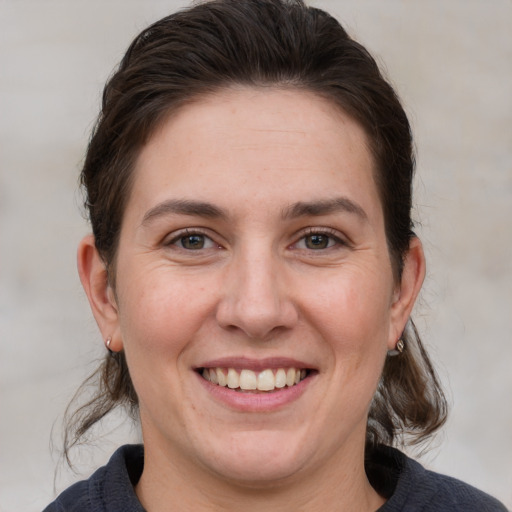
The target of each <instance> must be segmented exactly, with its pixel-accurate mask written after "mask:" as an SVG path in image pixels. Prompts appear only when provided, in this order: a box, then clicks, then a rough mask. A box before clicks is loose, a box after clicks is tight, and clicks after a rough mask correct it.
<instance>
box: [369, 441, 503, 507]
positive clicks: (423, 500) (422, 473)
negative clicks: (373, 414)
mask: <svg viewBox="0 0 512 512" xmlns="http://www.w3.org/2000/svg"><path fill="white" fill-rule="evenodd" d="M379 452H380V453H379V457H380V461H379V464H380V465H381V468H382V467H383V465H384V464H385V466H386V469H387V472H388V473H389V474H393V475H395V476H394V480H395V481H394V491H393V492H392V495H391V496H390V497H389V500H388V501H387V503H386V504H385V505H384V506H383V507H381V509H379V512H400V511H404V510H407V511H408V512H507V509H506V508H505V506H504V505H502V504H501V503H500V502H499V501H498V500H496V499H495V498H493V497H492V496H489V495H488V494H486V493H484V492H482V491H480V490H478V489H476V488H475V487H473V486H471V485H468V484H466V483H464V482H461V481H460V480H457V479H455V478H452V477H449V476H446V475H441V474H439V473H435V472H433V471H429V470H427V469H425V468H424V467H423V466H422V465H421V464H419V463H418V462H416V461H414V460H412V459H410V458H409V457H407V456H406V455H405V454H403V453H401V452H400V451H398V450H395V449H393V448H389V447H381V448H380V449H379Z"/></svg>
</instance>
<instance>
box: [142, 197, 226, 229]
mask: <svg viewBox="0 0 512 512" xmlns="http://www.w3.org/2000/svg"><path fill="white" fill-rule="evenodd" d="M166 215H190V216H196V217H208V218H211V219H226V218H227V214H226V212H224V211H223V210H221V209H220V208H218V207H217V206H215V205H213V204H211V203H207V202H205V201H192V200H188V199H169V200H167V201H163V202H161V203H159V204H157V205H156V206H154V207H153V208H151V209H150V210H148V211H147V212H146V213H145V214H144V218H143V219H142V223H141V225H146V224H149V223H150V221H152V220H153V219H155V218H158V217H164V216H166Z"/></svg>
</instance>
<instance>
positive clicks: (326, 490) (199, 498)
mask: <svg viewBox="0 0 512 512" xmlns="http://www.w3.org/2000/svg"><path fill="white" fill-rule="evenodd" d="M352 451H354V452H357V453H358V457H357V458H354V457H353V456H352V454H345V455H342V454H340V453H336V454H333V456H332V459H333V463H334V465H333V464H323V465H322V466H321V467H318V468H313V469H312V470H310V471H307V472H306V471H304V472H303V473H302V474H295V475H293V476H292V477H289V478H286V479H283V480H281V481H272V482H256V483H255V482H244V481H235V480H232V479H231V480H230V479H226V478H223V477H222V476H221V475H217V474H214V473H212V472H210V471H208V470H206V469H205V468H199V469H198V467H197V465H196V464H194V463H192V462H191V461H190V460H188V459H187V458H184V457H180V456H179V454H177V453H172V454H171V453H170V452H169V451H166V450H162V449H161V445H158V444H155V445H153V444H152V443H151V442H148V441H146V443H145V463H144V471H143V473H142V476H141V478H140V481H139V483H138V484H137V487H136V493H137V495H138V497H139V500H140V501H141V503H142V505H143V506H144V508H145V509H146V510H147V511H148V512H164V511H165V512H167V511H168V510H169V509H170V508H172V510H177V511H188V510H194V511H197V512H203V511H205V512H206V511H208V512H212V511H227V512H231V511H238V510H241V509H242V510H244V512H253V511H260V510H262V509H263V507H265V509H269V510H272V511H276V512H280V511H289V510H301V511H307V512H316V511H322V512H326V511H335V510H336V511H344V510H347V511H348V510H350V511H352V510H358V511H361V512H374V511H376V510H377V509H378V508H379V507H380V506H381V505H382V504H383V503H384V502H385V500H384V499H383V498H382V497H381V496H379V495H378V494H377V492H376V491H375V490H374V489H373V488H372V487H371V485H370V483H369V482H368V479H367V477H366V473H365V470H364V456H363V454H364V441H363V448H362V449H361V448H360V447H357V450H355V449H352Z"/></svg>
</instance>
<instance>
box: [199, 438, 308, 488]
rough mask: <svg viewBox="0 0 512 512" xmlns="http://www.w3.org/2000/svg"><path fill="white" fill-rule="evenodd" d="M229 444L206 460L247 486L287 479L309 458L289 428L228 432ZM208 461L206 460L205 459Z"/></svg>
mask: <svg viewBox="0 0 512 512" xmlns="http://www.w3.org/2000/svg"><path fill="white" fill-rule="evenodd" d="M229 437H230V442H229V444H228V446H227V447H226V446H225V445H224V446H216V447H215V448H214V449H213V450H212V452H213V453H212V455H213V457H212V459H213V460H210V461H209V462H207V464H208V465H209V466H210V468H211V469H212V470H213V471H214V472H215V473H217V474H219V475H222V476H223V477H224V478H225V479H228V480H231V481H235V482H237V483H239V484H240V485H243V486H247V487H260V486H265V485H268V484H269V483H272V484H273V485H275V484H276V483H277V482H279V481H283V480H288V479H290V478H292V477H293V476H294V475H296V474H297V473H299V472H300V471H301V469H303V468H304V465H305V462H306V461H307V460H308V459H310V457H308V456H307V455H306V454H305V453H304V450H303V449H301V446H302V445H303V443H302V442H300V441H299V440H296V441H295V442H294V441H293V439H291V437H292V436H291V435H290V432H287V431H280V432H276V431H270V432H268V431H257V432H242V433H236V434H232V435H230V436H229ZM205 462H206V461H205Z"/></svg>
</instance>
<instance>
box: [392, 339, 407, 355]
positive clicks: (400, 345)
mask: <svg viewBox="0 0 512 512" xmlns="http://www.w3.org/2000/svg"><path fill="white" fill-rule="evenodd" d="M404 348H405V343H404V340H403V339H402V338H398V341H397V342H396V346H395V348H394V349H393V350H388V356H399V355H400V354H401V353H402V352H403V351H404Z"/></svg>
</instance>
